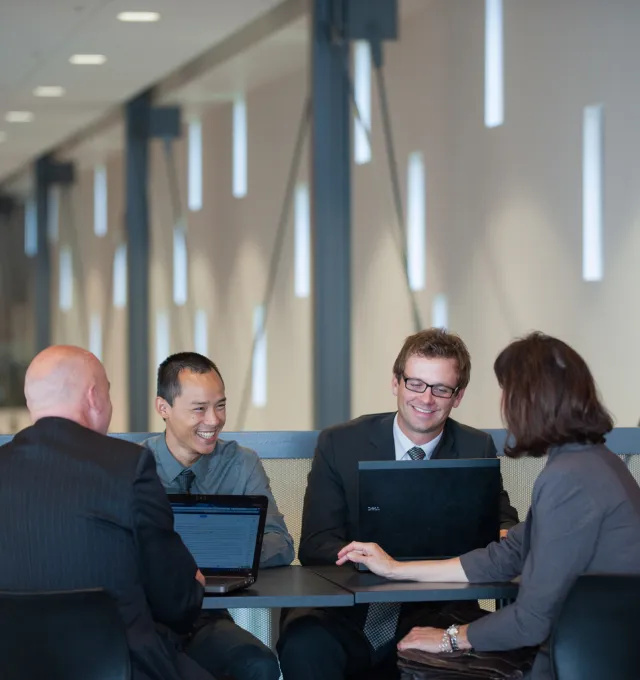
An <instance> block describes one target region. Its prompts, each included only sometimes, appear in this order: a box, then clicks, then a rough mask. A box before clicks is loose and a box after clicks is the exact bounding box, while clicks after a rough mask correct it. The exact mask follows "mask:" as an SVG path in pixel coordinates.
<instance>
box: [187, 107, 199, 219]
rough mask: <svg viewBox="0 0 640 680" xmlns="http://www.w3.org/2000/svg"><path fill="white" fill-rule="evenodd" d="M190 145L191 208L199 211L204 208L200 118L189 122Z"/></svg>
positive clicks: (189, 189) (189, 178)
mask: <svg viewBox="0 0 640 680" xmlns="http://www.w3.org/2000/svg"><path fill="white" fill-rule="evenodd" d="M188 147H189V148H188V156H189V159H188V165H189V167H188V178H187V179H188V182H187V184H188V194H189V201H188V202H189V210H191V211H193V212H197V211H198V210H201V209H202V121H200V119H195V120H192V121H191V122H190V123H189V144H188Z"/></svg>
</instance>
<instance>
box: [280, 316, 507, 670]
mask: <svg viewBox="0 0 640 680" xmlns="http://www.w3.org/2000/svg"><path fill="white" fill-rule="evenodd" d="M470 375H471V357H470V356H469V352H468V350H467V348H466V346H465V344H464V342H463V341H462V340H461V339H460V338H459V337H458V336H457V335H454V334H452V333H447V332H446V331H444V330H442V329H436V328H430V329H427V330H424V331H421V332H419V333H416V334H415V335H412V336H410V337H408V338H407V339H406V341H405V343H404V346H403V347H402V349H401V351H400V353H399V354H398V357H397V358H396V361H395V364H394V366H393V376H392V381H391V388H392V391H393V394H394V396H395V397H396V399H397V408H398V410H397V411H396V412H392V413H381V414H375V415H366V416H361V417H360V418H356V419H355V420H352V421H350V422H348V423H345V424H343V425H337V426H335V427H331V428H329V429H327V430H324V431H323V432H322V433H321V434H320V437H319V439H318V446H317V449H316V452H315V456H314V459H313V464H312V467H311V472H310V473H309V479H308V484H307V490H306V494H305V499H304V509H303V516H302V533H301V537H300V550H299V554H298V556H299V559H300V562H301V563H302V564H303V565H305V566H317V565H325V564H335V561H336V559H337V554H338V552H339V551H340V549H341V548H342V547H344V545H346V544H347V543H348V542H349V541H351V540H353V539H355V538H356V537H357V533H356V532H357V530H358V493H357V491H358V489H357V485H358V462H359V461H361V460H394V459H395V460H398V461H402V460H423V459H425V458H426V459H429V458H495V456H496V447H495V445H494V443H493V440H492V439H491V437H490V436H489V435H488V434H486V433H485V432H481V431H480V430H476V429H474V428H471V427H468V426H466V425H461V424H460V423H458V422H456V421H455V420H453V419H452V418H451V417H450V414H451V411H452V410H453V409H454V408H457V407H458V406H459V405H460V403H461V401H462V398H463V397H464V392H465V389H466V387H467V385H468V384H469V378H470ZM500 510H501V527H502V533H503V535H504V534H506V531H507V530H508V529H509V528H510V527H512V526H514V525H515V524H517V523H518V514H517V512H516V511H515V509H514V508H512V507H511V505H510V502H509V497H508V495H507V493H506V492H505V491H503V492H502V497H501V508H500ZM479 613H480V612H479V608H478V605H477V603H465V602H462V603H442V602H440V603H420V604H418V605H409V606H407V605H405V606H403V607H400V606H399V605H395V604H390V605H386V604H376V605H369V606H367V605H357V606H356V607H352V608H349V609H344V610H342V609H332V610H331V609H314V610H295V611H292V612H289V613H287V614H286V615H285V616H284V617H283V630H282V635H281V638H280V641H279V643H278V650H279V653H280V665H281V668H282V672H283V676H284V680H297V679H298V678H303V677H304V678H305V679H306V680H340V679H342V678H346V677H347V676H349V675H351V674H353V673H361V672H368V671H369V670H370V669H372V668H374V667H378V666H383V667H384V666H385V665H387V664H389V665H390V666H393V665H394V662H395V654H394V651H395V644H394V641H396V640H397V639H400V638H401V637H402V635H403V634H404V633H406V632H408V631H409V630H410V629H411V628H412V627H413V626H415V625H435V621H438V620H439V619H440V618H441V617H442V616H444V617H450V616H454V617H455V616H458V617H461V618H462V620H464V619H467V618H469V617H471V618H473V617H474V616H476V615H479ZM367 677H369V676H367Z"/></svg>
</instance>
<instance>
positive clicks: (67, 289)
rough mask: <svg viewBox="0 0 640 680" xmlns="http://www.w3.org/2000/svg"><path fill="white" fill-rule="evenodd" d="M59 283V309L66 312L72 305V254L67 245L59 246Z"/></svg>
mask: <svg viewBox="0 0 640 680" xmlns="http://www.w3.org/2000/svg"><path fill="white" fill-rule="evenodd" d="M59 284H60V288H59V294H60V309H61V310H62V311H63V312H68V311H69V310H70V309H71V308H72V307H73V256H72V253H71V248H70V247H69V246H62V247H61V248H60V272H59Z"/></svg>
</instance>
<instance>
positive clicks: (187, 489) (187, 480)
mask: <svg viewBox="0 0 640 680" xmlns="http://www.w3.org/2000/svg"><path fill="white" fill-rule="evenodd" d="M195 478H196V476H195V474H194V472H193V470H191V469H190V468H185V469H184V470H183V471H182V472H181V473H180V474H179V475H178V476H177V478H176V481H177V482H178V486H179V487H180V491H181V493H191V485H192V484H193V480H194V479H195Z"/></svg>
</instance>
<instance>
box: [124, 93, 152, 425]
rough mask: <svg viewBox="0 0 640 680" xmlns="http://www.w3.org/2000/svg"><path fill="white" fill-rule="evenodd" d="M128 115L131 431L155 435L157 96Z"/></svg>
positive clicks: (144, 97) (139, 101) (134, 104)
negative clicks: (152, 169)
mask: <svg viewBox="0 0 640 680" xmlns="http://www.w3.org/2000/svg"><path fill="white" fill-rule="evenodd" d="M125 111H126V142H127V148H126V180H125V181H126V187H125V200H126V227H127V289H128V297H129V304H128V305H127V314H128V321H129V326H128V347H129V366H128V377H129V431H130V432H147V431H148V429H149V406H150V402H149V324H150V323H151V318H150V314H149V249H150V240H149V197H148V190H147V188H148V183H149V136H150V128H151V93H150V92H144V93H143V94H141V95H139V96H138V97H136V98H135V99H133V100H131V101H130V102H129V103H128V104H127V105H126V107H125Z"/></svg>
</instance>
